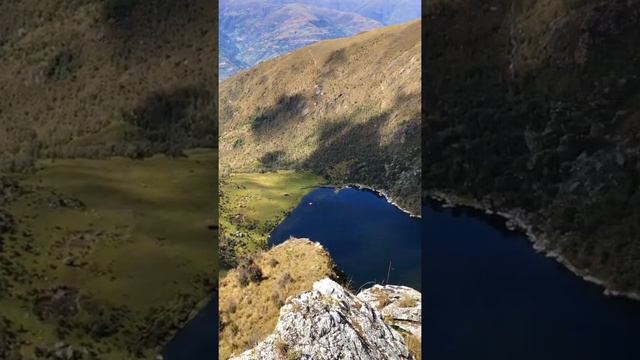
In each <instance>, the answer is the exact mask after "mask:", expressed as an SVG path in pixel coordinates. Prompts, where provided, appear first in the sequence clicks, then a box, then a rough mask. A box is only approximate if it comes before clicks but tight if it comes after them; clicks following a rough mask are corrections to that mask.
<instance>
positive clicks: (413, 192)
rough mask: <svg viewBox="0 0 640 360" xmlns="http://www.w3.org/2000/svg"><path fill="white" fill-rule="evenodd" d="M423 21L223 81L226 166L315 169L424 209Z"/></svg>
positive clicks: (306, 51) (324, 46) (327, 45)
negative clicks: (421, 119) (421, 41)
mask: <svg viewBox="0 0 640 360" xmlns="http://www.w3.org/2000/svg"><path fill="white" fill-rule="evenodd" d="M420 28H421V23H420V22H419V21H415V22H411V23H408V24H403V25H398V26H392V27H387V28H383V29H377V30H373V31H370V32H367V33H363V34H360V35H357V36H354V37H352V38H346V39H340V40H331V41H323V42H319V43H317V44H314V45H311V46H308V47H305V48H303V49H300V50H298V51H296V52H293V53H291V54H289V55H286V56H283V57H280V58H277V59H275V60H271V61H267V62H265V63H262V64H260V65H258V66H256V67H255V68H253V69H251V70H249V71H247V72H245V73H242V74H239V75H237V76H234V77H232V78H230V79H228V80H226V81H224V82H223V83H222V84H221V87H220V126H221V137H220V160H221V170H222V172H223V174H228V173H238V172H255V171H258V170H273V169H294V170H298V171H311V172H313V173H315V174H317V175H319V176H321V177H323V178H326V179H327V180H328V181H329V182H331V183H336V184H345V183H360V184H364V185H368V186H372V187H374V188H376V189H380V190H385V191H386V192H388V193H389V194H390V195H391V197H392V198H393V199H394V200H396V202H397V203H398V204H399V205H400V206H401V207H403V208H406V209H408V210H410V211H412V212H413V213H419V208H420V206H419V203H420V196H419V193H420V185H419V182H420V180H419V177H420V168H421V160H420V102H421V88H420V74H421V69H420V65H421V51H420V50H421V46H420Z"/></svg>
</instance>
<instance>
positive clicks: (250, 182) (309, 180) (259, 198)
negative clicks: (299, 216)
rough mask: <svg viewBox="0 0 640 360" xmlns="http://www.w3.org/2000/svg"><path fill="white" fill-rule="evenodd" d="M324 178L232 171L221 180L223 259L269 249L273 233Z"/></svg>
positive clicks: (228, 261) (232, 259) (227, 260)
mask: <svg viewBox="0 0 640 360" xmlns="http://www.w3.org/2000/svg"><path fill="white" fill-rule="evenodd" d="M323 183H324V180H323V179H322V178H320V177H318V176H316V175H313V174H309V173H299V172H294V171H277V172H264V173H242V174H231V175H229V176H227V177H225V178H224V179H221V181H220V228H221V234H220V259H221V261H222V266H225V265H226V266H228V267H234V266H235V265H237V262H238V259H240V258H242V257H243V256H245V255H249V254H253V253H255V252H257V251H260V250H263V249H265V247H266V246H267V239H268V236H269V233H270V232H271V231H272V230H273V229H274V228H275V227H276V225H277V224H278V223H279V222H280V221H282V219H283V218H284V217H285V216H286V215H287V214H288V213H289V212H290V211H291V210H292V209H293V208H294V207H295V206H296V205H297V204H298V203H299V202H300V199H302V197H303V196H304V195H306V194H307V193H308V192H310V191H311V190H313V189H314V188H315V187H317V186H319V185H322V184H323Z"/></svg>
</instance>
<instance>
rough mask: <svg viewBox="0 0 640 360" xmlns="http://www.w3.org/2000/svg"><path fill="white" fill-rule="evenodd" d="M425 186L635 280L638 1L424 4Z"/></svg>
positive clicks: (631, 284) (579, 263)
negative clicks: (507, 216)
mask: <svg viewBox="0 0 640 360" xmlns="http://www.w3.org/2000/svg"><path fill="white" fill-rule="evenodd" d="M427 14H428V16H427V18H428V24H429V25H428V26H427V27H426V45H425V46H426V47H427V48H428V49H429V50H428V51H427V59H426V62H427V63H428V64H429V66H427V67H426V73H425V76H426V82H427V84H429V87H428V88H427V89H426V91H427V93H426V95H425V96H426V108H425V112H426V120H425V121H424V123H423V124H424V131H425V137H424V139H423V151H424V152H425V155H426V159H427V160H426V161H427V162H426V166H427V168H428V171H425V172H424V179H423V189H424V190H426V193H430V192H433V191H436V190H438V191H444V192H447V193H450V194H454V195H457V196H461V197H465V198H471V199H474V200H475V201H481V202H483V203H485V204H488V205H487V206H491V207H493V208H496V209H499V210H503V211H511V212H514V209H520V210H521V211H522V212H523V215H522V217H523V219H524V220H526V222H527V223H528V224H530V225H531V226H532V227H533V232H534V233H535V234H537V235H539V236H540V235H542V236H543V237H544V238H546V239H548V241H549V244H548V250H550V251H555V252H558V253H560V254H561V255H562V256H563V257H565V258H566V259H568V260H569V262H571V263H572V264H573V265H575V266H576V267H577V268H579V269H583V270H585V271H587V272H588V273H590V274H591V275H594V276H596V277H598V278H601V279H603V280H604V281H605V282H607V283H608V284H609V286H610V287H611V288H612V289H614V290H619V291H633V292H639V291H640V221H639V220H640V182H639V180H640V177H639V174H640V154H639V149H640V131H639V130H640V47H639V46H638V44H640V1H637V0H632V1H627V0H624V1H623V0H613V1H595V0H593V1H587V0H585V1H569V0H565V1H555V0H519V1H506V0H494V1H482V2H477V1H454V0H450V1H447V0H434V1H431V2H429V6H428V7H427Z"/></svg>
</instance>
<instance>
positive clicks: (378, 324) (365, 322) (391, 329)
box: [233, 278, 421, 360]
mask: <svg viewBox="0 0 640 360" xmlns="http://www.w3.org/2000/svg"><path fill="white" fill-rule="evenodd" d="M401 299H402V300H406V301H407V302H406V303H402V302H401V301H402V300H401ZM402 306H406V307H404V308H403V307H402ZM420 310H421V295H420V293H419V292H417V291H415V290H413V289H410V288H406V287H400V286H386V287H383V286H379V285H378V286H375V287H374V288H371V289H367V290H365V291H363V292H362V293H360V294H359V295H358V296H355V295H353V294H352V293H351V292H349V291H348V290H346V289H345V288H343V287H342V286H340V285H339V284H338V283H336V282H334V281H333V280H330V279H328V278H325V279H322V280H320V281H317V282H315V283H314V284H313V290H311V291H309V292H305V293H303V294H301V295H299V296H296V297H294V298H292V299H290V300H289V301H288V302H287V303H286V304H285V305H284V306H283V307H282V308H281V310H280V318H279V320H278V324H277V326H276V329H275V331H274V332H273V333H272V334H271V335H269V336H268V337H267V338H266V339H265V340H263V341H261V342H260V343H259V344H258V345H257V346H255V347H254V348H253V349H250V350H247V351H246V352H244V353H242V354H241V355H240V356H238V357H235V358H233V359H237V360H249V359H283V358H284V359H414V358H415V357H414V355H413V354H412V353H411V352H410V351H409V349H408V347H407V345H406V342H405V339H404V337H403V335H401V333H400V332H401V331H404V328H402V327H399V330H396V329H395V326H394V324H395V323H396V322H400V321H408V322H410V323H412V324H413V325H414V326H415V328H413V329H410V330H408V332H410V333H414V331H415V333H416V334H417V336H419V333H420V323H421V315H420Z"/></svg>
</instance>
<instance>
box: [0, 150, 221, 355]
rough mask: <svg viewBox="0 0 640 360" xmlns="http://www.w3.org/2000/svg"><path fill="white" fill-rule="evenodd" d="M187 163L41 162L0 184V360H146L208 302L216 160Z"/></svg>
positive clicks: (196, 154) (202, 154) (195, 158)
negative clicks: (65, 358)
mask: <svg viewBox="0 0 640 360" xmlns="http://www.w3.org/2000/svg"><path fill="white" fill-rule="evenodd" d="M186 155H187V157H185V158H180V159H175V158H168V157H165V156H163V155H157V156H153V157H151V158H149V159H146V160H131V159H126V158H111V159H108V160H84V159H75V160H56V161H55V162H53V161H50V160H46V161H44V162H42V163H41V166H42V169H41V170H38V171H36V172H35V173H33V174H29V175H20V176H17V175H16V176H14V177H16V178H18V179H19V180H21V181H20V183H17V182H15V181H14V180H12V179H9V178H3V180H2V182H1V184H2V192H0V195H1V196H0V206H1V207H2V208H3V209H6V210H7V212H5V211H0V232H2V234H1V235H0V245H1V248H0V309H1V310H2V312H1V314H2V315H1V317H0V323H2V324H9V325H8V326H0V358H2V359H13V358H11V357H7V356H9V355H7V354H12V355H11V356H14V355H13V354H14V353H20V354H21V355H22V358H23V359H48V358H51V357H49V356H53V355H52V354H55V353H56V352H57V351H62V352H64V354H66V353H71V354H75V355H73V356H77V357H71V358H73V359H79V358H82V359H113V360H121V359H132V358H144V359H151V358H154V356H155V354H156V353H157V352H156V351H157V350H158V349H159V347H160V346H162V344H164V343H165V342H166V341H168V339H169V337H170V336H172V335H173V333H174V332H175V331H176V329H178V328H179V327H180V326H182V325H184V323H185V322H186V321H187V319H188V318H189V316H190V314H191V313H192V312H193V311H194V310H197V309H198V307H199V305H198V303H199V302H200V301H201V300H203V299H207V298H209V296H210V295H211V293H212V291H213V290H214V287H215V283H216V279H217V257H216V246H215V243H216V242H215V237H216V232H215V231H212V230H215V229H217V225H216V224H217V216H216V207H217V204H216V203H215V199H216V196H215V194H216V186H215V179H216V178H217V170H216V164H217V156H216V155H215V152H214V151H212V150H189V151H187V152H186ZM9 213H10V214H12V215H8V214H9ZM16 356H17V355H16ZM15 358H16V359H20V357H15ZM53 358H55V357H53ZM71 358H70V359H71Z"/></svg>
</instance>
